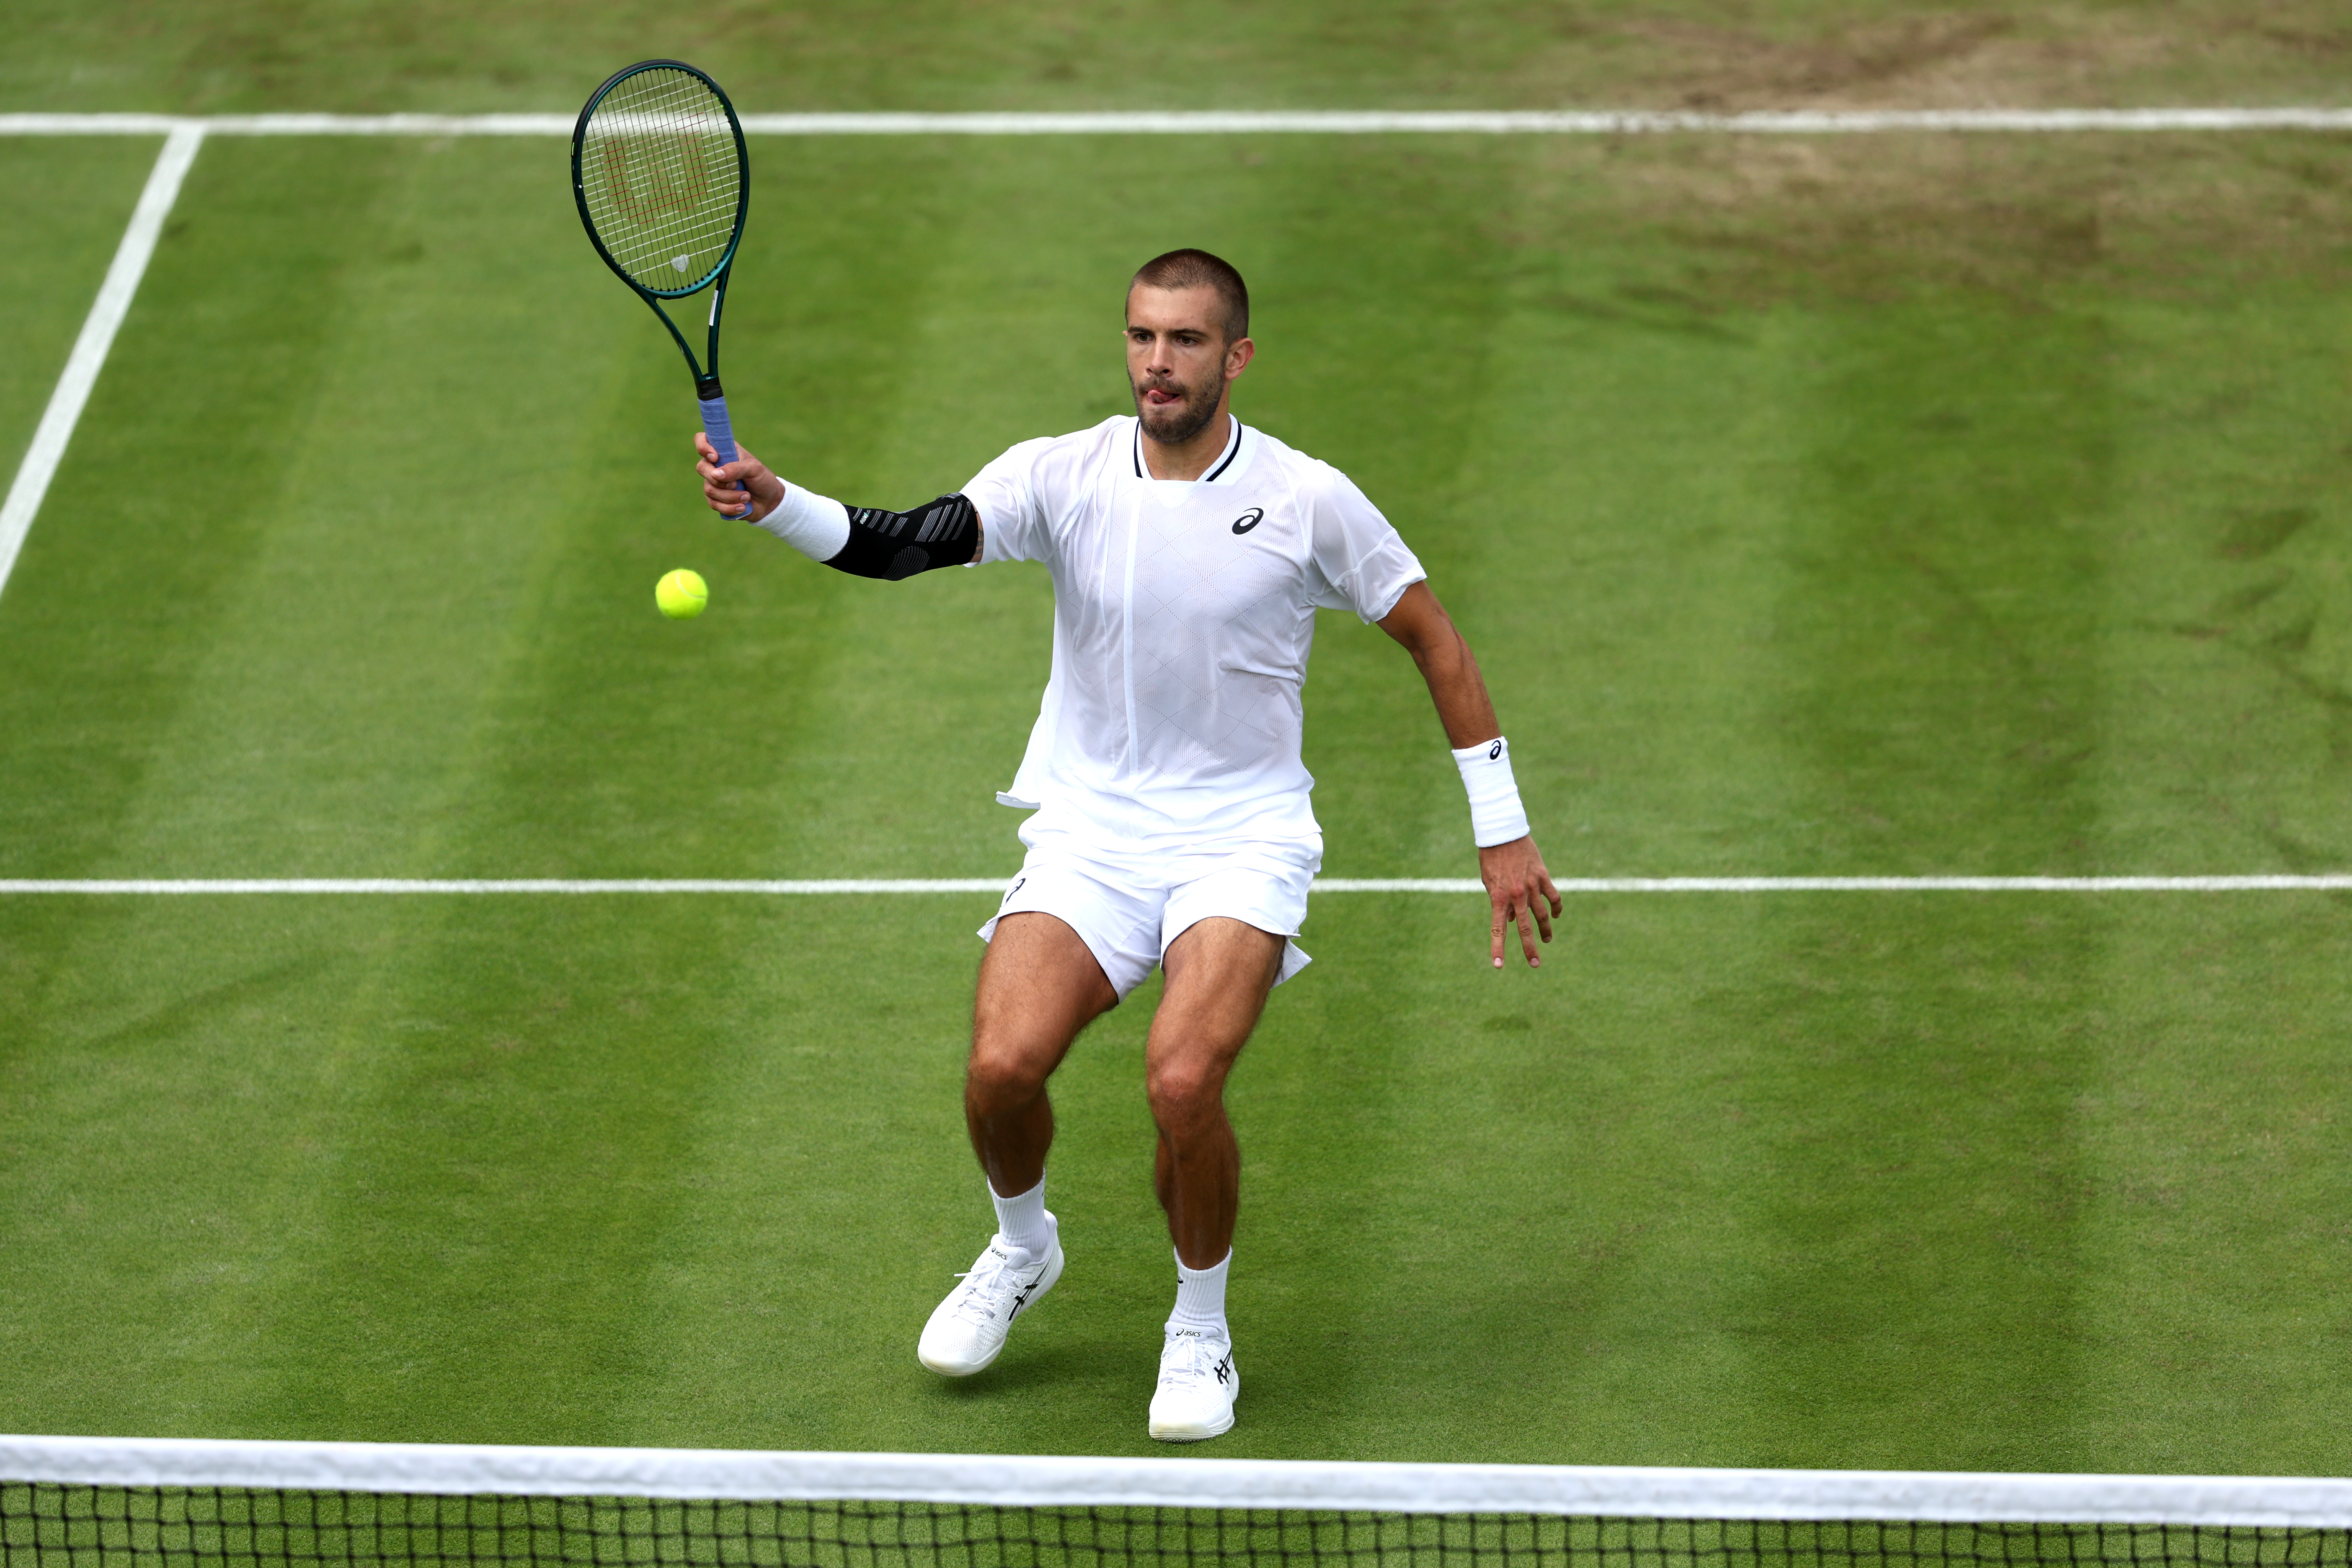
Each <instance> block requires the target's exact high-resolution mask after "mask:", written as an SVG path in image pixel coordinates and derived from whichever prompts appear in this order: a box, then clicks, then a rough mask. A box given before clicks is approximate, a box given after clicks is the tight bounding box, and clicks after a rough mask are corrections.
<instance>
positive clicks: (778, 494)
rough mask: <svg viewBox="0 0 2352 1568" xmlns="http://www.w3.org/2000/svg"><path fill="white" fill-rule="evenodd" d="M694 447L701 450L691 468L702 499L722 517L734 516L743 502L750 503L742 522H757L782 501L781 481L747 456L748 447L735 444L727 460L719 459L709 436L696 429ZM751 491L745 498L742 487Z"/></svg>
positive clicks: (765, 465)
mask: <svg viewBox="0 0 2352 1568" xmlns="http://www.w3.org/2000/svg"><path fill="white" fill-rule="evenodd" d="M694 449H695V450H696V451H698V452H699V453H701V454H702V461H700V462H698V463H697V464H695V465H694V471H695V472H696V473H698V474H700V475H701V476H702V499H703V500H707V501H709V503H710V510H713V511H715V512H718V513H719V515H720V516H722V517H735V516H737V515H738V514H740V512H741V511H742V510H743V502H744V501H745V500H747V499H748V500H750V501H751V516H750V517H747V518H744V519H743V521H746V522H757V521H760V520H761V518H763V517H765V516H767V515H768V514H769V513H770V512H772V511H773V510H776V509H777V508H778V507H780V506H782V505H783V503H784V481H783V480H782V479H778V478H776V476H775V475H773V474H772V473H770V472H769V471H768V465H767V464H765V463H763V462H761V461H760V459H759V458H755V457H753V456H751V448H749V447H743V446H740V445H739V446H738V447H736V448H735V451H736V454H737V456H736V458H735V460H734V461H733V462H731V463H725V464H722V463H720V462H719V453H718V451H717V450H716V449H715V448H714V447H712V446H711V445H710V437H708V436H706V435H704V434H703V433H702V432H701V431H699V430H697V431H696V432H695V433H694ZM745 490H749V491H751V495H750V496H749V497H748V498H747V497H746V496H745V495H744V493H743V492H744V491H745Z"/></svg>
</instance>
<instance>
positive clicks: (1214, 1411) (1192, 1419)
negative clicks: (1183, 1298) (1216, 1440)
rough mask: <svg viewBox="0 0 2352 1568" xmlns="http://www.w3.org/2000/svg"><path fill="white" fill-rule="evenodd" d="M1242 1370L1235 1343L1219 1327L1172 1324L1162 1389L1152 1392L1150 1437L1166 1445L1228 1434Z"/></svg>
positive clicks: (1164, 1350)
mask: <svg viewBox="0 0 2352 1568" xmlns="http://www.w3.org/2000/svg"><path fill="white" fill-rule="evenodd" d="M1241 1391H1242V1374H1241V1373H1238V1372H1236V1371H1234V1342H1233V1340H1232V1338H1231V1337H1230V1336H1228V1335H1226V1334H1223V1333H1220V1332H1217V1331H1214V1330H1210V1331H1202V1330H1200V1329H1178V1328H1171V1329H1170V1330H1169V1331H1168V1339H1167V1342H1166V1343H1164V1344H1162V1345H1161V1346H1160V1387H1159V1389H1158V1390H1157V1391H1156V1392H1154V1393H1153V1394H1152V1395H1151V1435H1152V1436H1155V1437H1157V1438H1159V1439H1160V1441H1161V1442H1163V1443H1197V1442H1199V1441H1200V1440H1201V1439H1202V1438H1203V1437H1213V1436H1216V1435H1217V1434H1218V1433H1220V1432H1228V1431H1231V1430H1232V1429H1233V1425H1234V1397H1235V1396H1236V1395H1238V1394H1240V1393H1241Z"/></svg>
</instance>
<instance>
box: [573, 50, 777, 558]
mask: <svg viewBox="0 0 2352 1568" xmlns="http://www.w3.org/2000/svg"><path fill="white" fill-rule="evenodd" d="M662 69H667V70H678V71H684V72H686V74H687V75H688V76H691V77H694V78H696V79H698V80H699V81H700V82H701V83H702V85H703V86H705V87H707V88H709V89H710V94H711V96H712V97H713V98H716V99H717V100H719V109H720V110H722V111H723V112H724V113H725V114H726V116H727V129H728V131H729V132H730V133H731V134H732V135H733V136H734V138H735V183H736V189H735V230H734V232H733V233H732V234H730V235H729V236H728V237H727V249H726V251H725V252H724V253H723V254H722V255H720V257H719V259H718V261H717V262H716V263H714V264H713V265H712V266H711V267H710V268H709V269H708V270H707V271H705V272H704V273H703V274H702V276H701V277H699V278H697V279H694V281H692V282H691V283H687V284H684V285H682V286H680V287H678V288H676V289H648V288H646V286H645V285H644V284H643V283H640V282H638V281H637V280H636V279H635V278H633V277H631V276H630V275H629V271H628V269H627V268H625V267H623V266H622V265H621V263H620V262H619V261H618V260H617V259H616V258H614V255H613V253H612V251H611V250H609V249H608V248H606V247H605V245H604V238H603V237H602V236H600V235H599V234H597V232H596V220H595V219H594V218H593V216H590V214H589V211H588V187H587V184H586V182H585V181H583V179H582V177H581V174H580V156H581V153H582V151H583V149H584V148H585V147H586V145H587V142H588V121H589V119H590V118H591V117H592V116H593V115H594V114H595V112H596V106H597V105H598V104H600V103H602V102H604V100H605V97H606V96H607V95H608V94H610V93H611V92H612V90H613V89H614V88H616V87H618V86H620V85H621V84H622V83H623V82H625V81H626V80H628V79H630V78H631V77H634V76H638V75H641V74H642V73H644V72H646V71H649V70H662ZM572 202H573V204H574V205H576V206H578V207H579V209H580V226H581V227H582V228H583V229H585V230H586V231H587V233H588V243H589V244H591V245H593V246H594V247H596V254H597V255H598V256H600V257H602V258H604V265H605V266H607V267H609V268H612V269H613V275H614V277H615V278H618V279H620V280H621V281H622V282H624V283H625V284H627V285H628V286H629V288H630V289H631V290H632V291H634V292H635V294H636V296H637V298H639V299H641V300H644V301H645V302H646V309H648V310H652V311H653V313H654V314H655V315H656V316H658V317H659V318H660V319H661V324H662V325H663V326H665V327H667V328H668V329H669V335H670V341H671V342H675V343H676V344H677V352H678V353H680V354H682V355H684V356H685V358H686V368H687V369H688V371H689V372H691V373H692V374H693V376H694V395H695V396H696V398H697V399H698V400H699V401H700V403H701V405H702V414H703V426H704V433H705V434H706V435H708V436H709V437H710V438H711V446H712V447H713V448H714V449H715V450H717V451H718V453H719V461H720V462H722V463H731V462H733V461H734V460H735V456H736V449H735V433H734V430H733V429H732V427H731V421H730V419H729V417H728V414H727V395H726V392H725V391H724V390H723V389H722V388H721V387H720V386H719V317H720V316H721V315H722V314H723V313H724V312H725V310H726V309H727V281H728V278H729V276H730V273H732V271H733V270H734V267H735V252H736V249H737V247H740V246H741V244H742V243H743V222H744V219H745V218H747V217H749V216H751V156H750V153H749V152H748V150H747V149H746V148H745V147H744V145H743V122H742V121H741V120H740V119H738V118H737V116H736V113H735V101H734V100H732V99H730V98H729V97H728V96H727V89H724V88H722V87H720V86H719V84H718V83H717V82H716V81H714V80H712V79H711V77H710V73H709V72H708V71H706V70H703V69H702V68H699V67H698V66H691V65H688V64H687V62H686V61H684V60H671V59H654V60H639V61H638V62H637V63H636V64H635V65H633V66H625V67H623V68H621V69H619V70H616V71H614V73H613V74H612V75H611V76H609V77H607V78H606V79H604V85H603V86H602V87H599V88H598V89H596V90H595V91H594V92H593V93H591V94H589V96H588V101H587V102H586V103H584V104H583V105H582V106H581V108H580V118H579V119H578V120H576V121H573V122H572ZM703 289H709V290H710V291H711V294H710V319H709V323H708V325H709V336H708V337H707V338H705V340H704V342H703V358H702V359H700V360H698V359H696V358H695V357H694V349H693V346H692V345H691V344H689V343H688V342H687V341H686V334H685V333H684V332H681V331H678V328H677V322H676V321H672V320H670V314H669V312H668V311H667V310H663V309H662V301H663V300H684V299H687V298H688V297H690V296H692V295H695V294H699V293H700V292H702V290H703ZM741 515H743V516H745V517H749V516H750V515H751V506H750V504H749V503H748V501H747V503H746V504H745V506H744V509H743V511H742V514H741Z"/></svg>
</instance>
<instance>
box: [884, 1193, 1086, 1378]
mask: <svg viewBox="0 0 2352 1568" xmlns="http://www.w3.org/2000/svg"><path fill="white" fill-rule="evenodd" d="M1045 1218H1046V1221H1047V1223H1048V1224H1050V1223H1052V1221H1053V1218H1054V1216H1053V1215H1050V1214H1049V1215H1046V1216H1045ZM1061 1277H1062V1238H1061V1237H1060V1235H1059V1234H1058V1233H1057V1234H1056V1235H1055V1237H1054V1240H1053V1243H1052V1245H1051V1246H1050V1247H1048V1248H1047V1250H1046V1253H1045V1257H1043V1258H1039V1257H1037V1256H1036V1255H1035V1254H1034V1253H1030V1252H1023V1251H1016V1250H1015V1249H1014V1248H1013V1247H1012V1246H1011V1245H1010V1244H1008V1243H1007V1242H1006V1241H1005V1239H1004V1235H1003V1232H1002V1231H1000V1232H998V1233H997V1234H996V1235H994V1236H992V1237H989V1238H988V1250H987V1251H985V1252H983V1253H982V1254H981V1255H980V1257H979V1258H977V1259H975V1260H974V1261H973V1263H972V1266H971V1272H969V1273H967V1274H965V1275H964V1276H963V1283H962V1284H961V1285H959V1286H957V1287H956V1288H955V1289H952V1290H950V1291H949V1292H948V1298H947V1300H944V1301H941V1302H940V1304H939V1305H938V1306H937V1307H936V1308H934V1309H932V1311H931V1321H929V1322H928V1323H925V1324H924V1325H923V1337H922V1340H921V1342H919V1343H918V1344H917V1345H916V1347H915V1355H916V1358H917V1359H918V1360H919V1361H920V1362H921V1363H923V1364H924V1365H925V1366H927V1367H929V1368H930V1369H931V1370H932V1371H933V1372H936V1373H940V1375H941V1376H942V1377H970V1376H971V1374H972V1373H975V1372H978V1371H980V1370H981V1369H982V1367H984V1366H986V1365H987V1364H988V1363H990V1362H992V1361H994V1360H995V1359H996V1356H997V1352H1000V1351H1002V1350H1003V1348H1004V1336H1005V1335H1006V1334H1007V1333H1009V1332H1011V1331H1012V1329H1013V1319H1015V1318H1017V1317H1019V1316H1020V1315H1021V1314H1022V1313H1024V1312H1025V1311H1027V1310H1029V1309H1030V1308H1032V1307H1034V1306H1035V1305H1036V1304H1037V1300H1038V1299H1039V1298H1040V1297H1042V1296H1044V1295H1045V1292H1046V1291H1048V1290H1051V1289H1053V1288H1054V1281H1055V1280H1056V1279H1060V1278H1061Z"/></svg>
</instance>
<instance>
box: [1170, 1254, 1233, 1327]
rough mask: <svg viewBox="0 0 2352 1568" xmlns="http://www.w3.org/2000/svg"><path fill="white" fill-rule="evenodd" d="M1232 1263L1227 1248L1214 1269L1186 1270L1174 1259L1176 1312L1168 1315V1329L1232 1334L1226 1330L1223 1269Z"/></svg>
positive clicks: (1181, 1263)
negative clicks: (1208, 1330)
mask: <svg viewBox="0 0 2352 1568" xmlns="http://www.w3.org/2000/svg"><path fill="white" fill-rule="evenodd" d="M1233 1261H1234V1255H1233V1250H1232V1249H1231V1248H1230V1247H1229V1248H1227V1249H1226V1251H1225V1256H1224V1258H1223V1261H1221V1262H1220V1263H1219V1264H1218V1265H1217V1266H1216V1267H1215V1268H1185V1267H1184V1259H1183V1258H1181V1257H1180V1258H1177V1259H1176V1310H1174V1311H1172V1312H1171V1313H1169V1314H1168V1326H1169V1327H1170V1328H1171V1329H1213V1330H1215V1331H1217V1332H1219V1333H1229V1332H1231V1331H1230V1330H1228V1329H1227V1328H1226V1327H1225V1270H1226V1269H1227V1268H1230V1267H1232V1265H1233Z"/></svg>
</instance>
